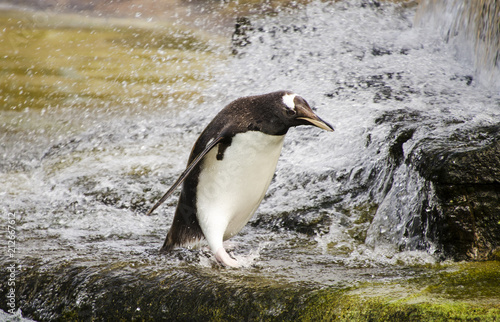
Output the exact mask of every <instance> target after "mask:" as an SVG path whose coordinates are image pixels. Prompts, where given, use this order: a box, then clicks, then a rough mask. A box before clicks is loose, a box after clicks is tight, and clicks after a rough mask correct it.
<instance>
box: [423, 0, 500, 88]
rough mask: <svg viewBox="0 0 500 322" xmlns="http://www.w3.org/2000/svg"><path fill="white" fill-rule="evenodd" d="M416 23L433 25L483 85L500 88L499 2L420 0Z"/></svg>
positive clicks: (488, 0)
mask: <svg viewBox="0 0 500 322" xmlns="http://www.w3.org/2000/svg"><path fill="white" fill-rule="evenodd" d="M416 22H417V24H418V25H426V24H429V23H430V24H433V25H434V26H435V27H436V29H437V30H439V32H440V33H441V35H442V37H443V39H445V40H446V41H447V42H450V43H452V44H453V45H454V47H455V49H456V54H457V56H458V57H459V58H460V59H462V60H465V61H470V62H471V63H473V64H474V65H475V67H476V73H477V75H478V76H479V78H480V79H481V81H482V82H483V83H484V84H486V86H488V87H489V86H494V87H495V88H497V89H500V2H498V1H496V0H478V1H462V0H423V1H421V3H420V5H419V8H418V10H417V15H416Z"/></svg>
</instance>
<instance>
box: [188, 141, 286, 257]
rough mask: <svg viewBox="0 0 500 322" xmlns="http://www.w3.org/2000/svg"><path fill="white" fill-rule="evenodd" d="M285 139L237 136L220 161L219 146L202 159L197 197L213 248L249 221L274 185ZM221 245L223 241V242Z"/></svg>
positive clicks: (204, 230)
mask: <svg viewBox="0 0 500 322" xmlns="http://www.w3.org/2000/svg"><path fill="white" fill-rule="evenodd" d="M284 138H285V136H284V135H282V136H274V135H268V134H264V133H262V132H257V131H248V132H245V133H239V134H236V135H235V136H234V137H233V139H232V142H231V145H230V146H229V147H228V148H227V149H226V150H225V152H224V156H223V158H222V160H217V158H216V156H217V151H218V146H215V147H214V148H213V149H212V150H211V151H210V152H209V153H208V154H207V155H206V156H205V157H204V159H203V164H202V165H201V171H200V175H199V179H198V186H197V191H196V192H197V193H196V207H197V216H198V222H199V223H200V227H201V229H202V230H203V233H204V234H205V237H206V238H207V240H208V243H209V245H210V247H211V248H214V247H218V246H217V245H215V244H214V243H219V239H220V237H223V239H224V240H225V239H228V238H230V237H231V236H233V235H235V234H237V233H238V232H239V231H240V230H241V229H242V228H243V226H245V225H246V223H247V222H248V221H249V220H250V218H251V217H252V215H253V214H254V212H255V211H256V210H257V207H258V206H259V205H260V202H261V201H262V199H263V198H264V195H265V193H266V191H267V188H268V187H269V184H270V183H271V180H272V178H273V175H274V172H275V170H276V164H277V163H278V159H279V156H280V153H281V148H282V147H283V141H284ZM220 243H222V240H220Z"/></svg>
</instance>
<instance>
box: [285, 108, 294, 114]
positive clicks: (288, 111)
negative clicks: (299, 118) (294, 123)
mask: <svg viewBox="0 0 500 322" xmlns="http://www.w3.org/2000/svg"><path fill="white" fill-rule="evenodd" d="M286 114H287V115H289V116H292V115H295V114H296V112H295V110H292V109H288V108H287V109H286Z"/></svg>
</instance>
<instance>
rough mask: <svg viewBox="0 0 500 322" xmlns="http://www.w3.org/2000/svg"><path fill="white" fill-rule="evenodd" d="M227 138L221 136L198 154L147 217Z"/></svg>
mask: <svg viewBox="0 0 500 322" xmlns="http://www.w3.org/2000/svg"><path fill="white" fill-rule="evenodd" d="M225 138H226V137H225V136H223V135H221V136H219V137H217V138H216V139H215V140H213V141H212V142H210V143H209V144H207V146H206V147H205V149H204V150H203V151H202V152H201V153H200V154H198V155H197V156H196V158H194V160H193V161H191V163H190V164H189V165H188V166H187V167H186V170H184V172H182V174H181V175H180V177H179V178H178V179H177V181H175V183H174V184H173V185H172V187H170V189H168V191H167V192H166V193H165V194H164V195H163V197H161V199H160V200H159V201H158V202H157V203H156V204H155V205H154V206H153V207H151V209H149V211H148V212H147V213H146V216H149V215H150V214H151V213H152V212H153V211H155V209H156V208H158V207H159V206H160V205H161V204H162V203H163V202H164V201H165V200H167V198H168V197H170V195H171V194H172V192H174V191H175V189H177V187H178V186H179V185H180V184H181V183H182V182H184V180H185V179H186V178H187V176H188V175H189V173H190V172H191V171H192V170H193V169H194V167H195V166H196V165H197V164H198V163H199V162H200V161H201V160H202V159H203V157H204V156H205V155H206V154H207V153H208V152H210V150H212V148H213V147H214V146H216V145H217V144H218V143H219V142H221V141H222V140H224V139H225Z"/></svg>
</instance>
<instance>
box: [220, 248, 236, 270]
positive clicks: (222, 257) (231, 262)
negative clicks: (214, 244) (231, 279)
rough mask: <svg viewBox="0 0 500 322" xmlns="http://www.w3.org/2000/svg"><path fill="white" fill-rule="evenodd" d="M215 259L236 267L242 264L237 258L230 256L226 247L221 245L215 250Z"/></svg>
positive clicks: (225, 264)
mask: <svg viewBox="0 0 500 322" xmlns="http://www.w3.org/2000/svg"><path fill="white" fill-rule="evenodd" d="M215 259H217V261H218V262H219V263H221V264H222V265H224V266H228V267H234V268H236V267H239V266H240V264H239V263H238V261H237V260H235V259H233V258H232V257H231V256H229V254H228V253H227V252H226V250H225V249H224V247H220V248H219V249H218V250H217V251H216V252H215Z"/></svg>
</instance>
